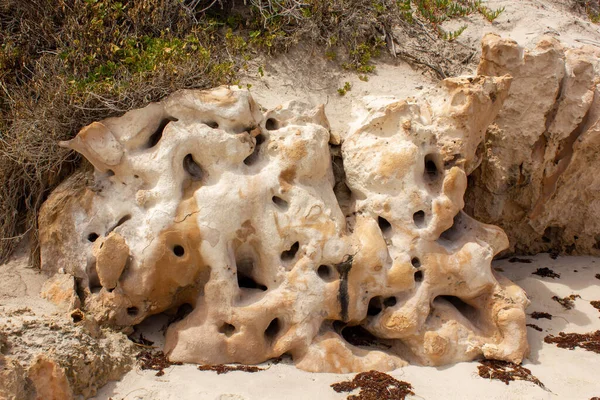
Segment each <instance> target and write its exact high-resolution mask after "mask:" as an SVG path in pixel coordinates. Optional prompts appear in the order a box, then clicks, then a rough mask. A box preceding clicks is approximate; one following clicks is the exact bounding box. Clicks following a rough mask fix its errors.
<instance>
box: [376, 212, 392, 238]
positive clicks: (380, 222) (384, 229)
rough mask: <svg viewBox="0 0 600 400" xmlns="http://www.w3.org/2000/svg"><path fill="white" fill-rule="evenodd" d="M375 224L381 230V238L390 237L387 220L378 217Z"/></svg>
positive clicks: (390, 227) (389, 226) (390, 231)
mask: <svg viewBox="0 0 600 400" xmlns="http://www.w3.org/2000/svg"><path fill="white" fill-rule="evenodd" d="M377 224H378V225H379V229H381V233H382V234H383V237H388V236H390V235H391V233H392V224H390V222H389V221H388V220H387V219H385V218H383V217H378V218H377Z"/></svg>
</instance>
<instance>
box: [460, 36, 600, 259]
mask: <svg viewBox="0 0 600 400" xmlns="http://www.w3.org/2000/svg"><path fill="white" fill-rule="evenodd" d="M478 73H479V74H481V75H487V76H503V75H506V74H509V75H511V76H512V77H513V83H512V85H511V88H510V90H509V93H508V97H507V99H506V101H505V102H504V107H503V108H502V110H501V111H500V113H499V114H498V117H497V118H496V120H495V122H494V124H492V125H491V126H490V128H489V129H488V132H487V135H486V138H485V140H484V141H483V143H482V147H481V149H480V150H481V151H480V158H481V159H482V162H481V166H480V167H479V168H478V169H477V170H475V172H474V173H473V174H472V175H471V176H470V182H469V189H468V191H467V195H466V203H467V206H466V210H467V211H468V213H469V214H470V215H472V216H474V217H475V218H477V219H478V220H481V221H484V222H487V223H492V224H497V225H499V226H500V227H502V228H503V229H504V230H505V231H506V233H507V234H508V237H509V238H510V240H511V243H510V250H511V251H512V252H517V253H529V254H535V253H539V252H542V251H549V250H550V251H555V252H566V253H569V254H570V253H573V252H575V253H579V254H595V255H599V254H600V235H599V232H600V219H599V218H598V217H597V216H598V215H600V196H599V195H598V193H599V191H598V188H600V176H599V175H598V174H597V173H596V171H598V170H600V156H599V154H600V132H599V131H600V124H599V119H600V92H599V87H598V84H599V83H600V50H599V49H598V48H597V47H595V46H583V47H582V48H578V49H565V48H563V47H562V45H561V44H560V43H559V42H558V41H557V40H556V39H554V38H552V37H546V38H543V39H542V40H541V41H540V42H539V43H538V45H537V47H536V48H534V49H532V50H526V49H523V48H522V47H520V46H519V45H518V44H517V43H516V42H514V41H513V40H510V39H502V38H500V37H499V36H496V35H487V36H485V37H484V39H483V47H482V58H481V62H480V64H479V68H478Z"/></svg>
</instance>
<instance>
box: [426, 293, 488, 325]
mask: <svg viewBox="0 0 600 400" xmlns="http://www.w3.org/2000/svg"><path fill="white" fill-rule="evenodd" d="M437 299H444V300H446V301H448V302H449V303H450V304H452V305H453V306H454V308H456V310H457V311H458V312H459V313H461V314H462V315H463V316H464V317H465V318H467V319H469V320H472V319H473V318H475V316H476V314H477V309H476V308H475V307H473V306H472V305H470V304H467V303H465V302H464V301H463V300H461V299H460V298H458V297H456V296H437V297H436V298H435V299H434V300H433V301H434V302H435V300H437Z"/></svg>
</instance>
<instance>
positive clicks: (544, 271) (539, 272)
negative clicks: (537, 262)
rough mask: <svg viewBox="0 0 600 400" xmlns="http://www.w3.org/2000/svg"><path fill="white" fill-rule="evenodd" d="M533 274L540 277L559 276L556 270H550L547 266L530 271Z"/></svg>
mask: <svg viewBox="0 0 600 400" xmlns="http://www.w3.org/2000/svg"><path fill="white" fill-rule="evenodd" d="M532 274H533V275H539V276H541V277H542V278H552V279H554V278H560V274H557V273H556V272H554V271H552V270H551V269H550V268H548V267H544V268H538V269H536V270H535V272H532Z"/></svg>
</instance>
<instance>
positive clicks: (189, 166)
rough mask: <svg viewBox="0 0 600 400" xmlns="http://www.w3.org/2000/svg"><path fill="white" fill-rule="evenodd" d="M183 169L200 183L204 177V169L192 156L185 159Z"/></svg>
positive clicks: (189, 155)
mask: <svg viewBox="0 0 600 400" xmlns="http://www.w3.org/2000/svg"><path fill="white" fill-rule="evenodd" d="M183 169H184V170H185V172H187V173H188V174H189V175H190V177H191V178H192V180H194V181H199V180H201V179H202V177H203V176H204V171H203V170H202V167H201V166H200V164H198V163H197V162H196V161H195V160H194V156H193V155H191V154H188V155H186V156H185V157H184V158H183Z"/></svg>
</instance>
